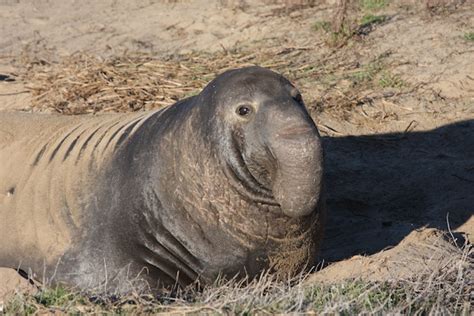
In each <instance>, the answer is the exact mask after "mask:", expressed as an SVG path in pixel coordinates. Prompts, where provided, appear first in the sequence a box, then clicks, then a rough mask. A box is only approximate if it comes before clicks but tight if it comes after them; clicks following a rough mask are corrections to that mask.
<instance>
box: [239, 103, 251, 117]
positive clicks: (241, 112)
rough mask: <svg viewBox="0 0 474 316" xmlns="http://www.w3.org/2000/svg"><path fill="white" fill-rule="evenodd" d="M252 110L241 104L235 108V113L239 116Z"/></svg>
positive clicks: (245, 114)
mask: <svg viewBox="0 0 474 316" xmlns="http://www.w3.org/2000/svg"><path fill="white" fill-rule="evenodd" d="M251 112H252V110H251V109H250V107H249V106H246V105H241V106H239V107H238V108H237V114H239V115H240V116H247V115H249V114H250V113H251Z"/></svg>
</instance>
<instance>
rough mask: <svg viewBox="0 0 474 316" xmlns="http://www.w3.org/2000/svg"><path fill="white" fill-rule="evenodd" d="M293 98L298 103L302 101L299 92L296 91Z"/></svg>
mask: <svg viewBox="0 0 474 316" xmlns="http://www.w3.org/2000/svg"><path fill="white" fill-rule="evenodd" d="M293 99H295V101H296V102H298V103H303V97H302V96H301V93H298V94H297V95H295V96H294V97H293Z"/></svg>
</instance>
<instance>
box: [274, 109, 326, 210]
mask: <svg viewBox="0 0 474 316" xmlns="http://www.w3.org/2000/svg"><path fill="white" fill-rule="evenodd" d="M268 129H269V130H268V133H267V135H268V139H269V140H270V141H269V142H268V145H269V146H270V147H271V150H270V152H271V153H272V155H274V156H275V159H276V162H277V163H276V169H277V170H276V172H275V173H274V177H273V179H272V180H273V181H272V192H273V195H274V197H275V200H276V201H277V202H278V204H280V207H281V210H282V212H283V213H284V214H285V215H287V216H290V217H303V216H308V215H309V214H311V213H312V212H313V211H315V210H316V209H317V205H318V203H319V196H320V194H321V183H322V177H323V165H322V164H323V154H322V145H321V139H320V137H319V133H318V130H317V128H316V125H315V124H314V122H313V120H312V119H311V117H310V116H309V114H308V113H307V112H306V111H303V110H301V108H299V107H293V108H287V109H281V108H280V109H278V110H276V111H275V112H274V113H273V115H272V122H271V124H269V125H268Z"/></svg>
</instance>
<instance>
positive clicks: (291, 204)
mask: <svg viewBox="0 0 474 316" xmlns="http://www.w3.org/2000/svg"><path fill="white" fill-rule="evenodd" d="M200 97H201V98H203V101H204V100H205V101H207V102H206V103H207V104H208V105H210V106H208V107H206V109H205V110H204V111H209V112H208V113H207V114H208V115H206V118H207V124H209V125H208V126H209V127H211V128H212V129H213V130H214V131H215V132H214V133H211V135H214V137H217V139H216V144H218V146H219V155H220V156H221V158H222V160H223V161H224V162H223V163H224V164H225V166H226V169H227V174H228V175H229V178H230V179H231V183H234V185H235V187H236V189H238V190H239V191H240V192H241V193H242V194H243V195H244V196H245V197H246V198H248V199H250V200H253V201H256V202H259V203H266V204H271V205H278V206H280V209H281V212H283V214H285V215H287V216H289V217H293V218H296V217H304V216H308V215H310V214H311V213H312V212H314V211H315V210H316V209H317V207H316V206H317V203H318V201H319V198H320V193H321V186H322V177H323V174H322V173H323V165H322V164H323V155H322V146H321V139H320V136H319V133H318V130H317V128H316V126H315V124H314V122H313V120H312V119H311V117H310V116H309V114H308V112H307V110H306V108H305V105H304V103H303V99H302V97H301V94H300V92H299V91H298V89H297V88H295V87H294V86H293V85H292V84H291V83H290V82H289V81H288V80H287V79H285V78H284V77H283V76H281V75H279V74H277V73H275V72H273V71H270V70H268V69H265V68H261V67H248V68H242V69H236V70H230V71H227V72H225V73H223V74H222V75H220V76H218V77H217V78H216V79H215V80H213V81H212V82H211V83H210V84H209V85H208V86H207V87H206V88H205V89H204V90H203V92H202V93H201V95H200Z"/></svg>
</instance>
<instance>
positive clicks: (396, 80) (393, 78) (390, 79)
mask: <svg viewBox="0 0 474 316" xmlns="http://www.w3.org/2000/svg"><path fill="white" fill-rule="evenodd" d="M379 85H380V86H381V87H382V88H403V87H404V86H406V83H405V82H404V81H403V80H402V79H401V78H400V76H398V75H395V74H393V73H391V72H389V71H383V72H382V73H381V75H380V78H379Z"/></svg>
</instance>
